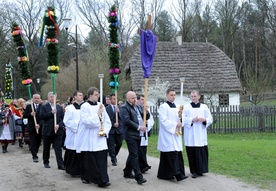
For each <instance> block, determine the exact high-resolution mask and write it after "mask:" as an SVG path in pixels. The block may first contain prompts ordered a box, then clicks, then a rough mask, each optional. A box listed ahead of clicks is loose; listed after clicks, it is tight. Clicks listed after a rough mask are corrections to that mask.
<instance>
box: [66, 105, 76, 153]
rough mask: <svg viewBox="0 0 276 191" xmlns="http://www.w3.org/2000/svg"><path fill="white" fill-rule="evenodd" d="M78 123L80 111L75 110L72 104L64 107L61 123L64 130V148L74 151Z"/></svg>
mask: <svg viewBox="0 0 276 191" xmlns="http://www.w3.org/2000/svg"><path fill="white" fill-rule="evenodd" d="M79 121H80V109H76V108H75V106H74V105H73V104H71V105H69V106H67V107H66V110H65V114H64V118H63V123H64V124H65V128H66V138H65V141H64V146H65V147H66V148H67V149H71V150H76V142H77V141H76V139H77V131H78V127H79Z"/></svg>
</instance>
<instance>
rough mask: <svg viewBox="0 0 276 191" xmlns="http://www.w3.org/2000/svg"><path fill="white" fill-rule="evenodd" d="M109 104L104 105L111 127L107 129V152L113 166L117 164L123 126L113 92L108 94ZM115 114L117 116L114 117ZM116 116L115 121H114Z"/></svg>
mask: <svg viewBox="0 0 276 191" xmlns="http://www.w3.org/2000/svg"><path fill="white" fill-rule="evenodd" d="M109 98H110V104H109V105H108V106H107V107H106V112H107V114H108V115H109V118H110V121H111V124H112V127H111V129H110V131H109V135H108V139H107V143H108V153H109V156H110V158H111V162H112V165H113V166H117V158H116V156H117V155H118V153H119V151H120V149H121V146H122V141H123V136H122V134H123V126H122V120H121V118H120V115H119V113H118V112H119V108H118V105H117V103H116V96H115V94H111V95H110V96H109ZM116 115H117V117H116ZM116 118H117V122H116Z"/></svg>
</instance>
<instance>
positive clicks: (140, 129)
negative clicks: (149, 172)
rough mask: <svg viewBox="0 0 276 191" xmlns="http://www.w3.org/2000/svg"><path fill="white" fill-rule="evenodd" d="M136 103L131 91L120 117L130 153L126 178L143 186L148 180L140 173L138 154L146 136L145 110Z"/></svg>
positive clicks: (148, 115) (125, 170) (134, 95)
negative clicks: (143, 137)
mask: <svg viewBox="0 0 276 191" xmlns="http://www.w3.org/2000/svg"><path fill="white" fill-rule="evenodd" d="M136 101H137V98H136V94H135V92H133V91H129V92H127V94H126V102H125V104H123V105H122V107H121V109H120V116H121V117H122V119H123V123H124V137H125V140H126V143H127V148H128V152H129V155H128V158H127V161H126V167H125V168H124V177H125V178H135V180H136V181H137V183H138V184H143V183H145V182H146V181H147V180H146V179H144V178H143V175H142V173H141V171H140V167H139V158H138V152H139V147H140V142H141V136H144V132H145V131H146V126H144V124H143V114H144V110H143V109H142V107H141V106H139V105H136ZM146 112H147V111H146ZM149 117H150V114H149V113H148V112H147V114H146V119H149ZM132 169H133V170H134V173H135V176H134V175H133V174H132Z"/></svg>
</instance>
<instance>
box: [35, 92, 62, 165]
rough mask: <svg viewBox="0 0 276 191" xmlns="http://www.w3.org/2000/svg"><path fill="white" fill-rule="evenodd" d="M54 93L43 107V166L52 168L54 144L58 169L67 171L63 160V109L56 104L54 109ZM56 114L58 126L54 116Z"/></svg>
mask: <svg viewBox="0 0 276 191" xmlns="http://www.w3.org/2000/svg"><path fill="white" fill-rule="evenodd" d="M54 96H55V95H54V93H53V92H49V93H48V102H47V103H45V104H44V105H42V107H41V110H40V112H41V119H42V120H43V128H42V139H43V164H44V167H45V168H50V166H49V158H50V148H51V143H53V146H54V150H55V155H56V161H57V165H58V169H60V170H65V168H64V162H63V158H62V135H63V133H64V130H63V127H64V123H63V116H64V112H63V108H62V107H61V106H60V105H58V104H56V108H54ZM55 114H56V124H54V115H55Z"/></svg>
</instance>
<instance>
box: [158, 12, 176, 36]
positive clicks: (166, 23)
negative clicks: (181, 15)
mask: <svg viewBox="0 0 276 191" xmlns="http://www.w3.org/2000/svg"><path fill="white" fill-rule="evenodd" d="M155 26H156V27H155V29H154V30H153V31H154V34H156V36H158V40H159V41H171V40H172V38H173V37H174V36H175V34H176V29H175V26H174V25H173V23H172V18H171V16H170V15H169V13H168V12H167V11H162V12H160V13H159V14H158V17H157V19H156V25H155Z"/></svg>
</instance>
